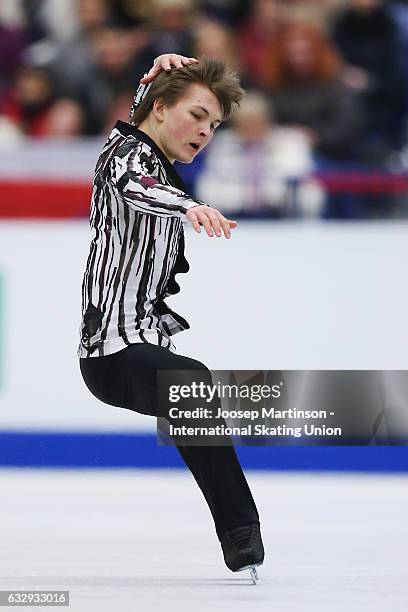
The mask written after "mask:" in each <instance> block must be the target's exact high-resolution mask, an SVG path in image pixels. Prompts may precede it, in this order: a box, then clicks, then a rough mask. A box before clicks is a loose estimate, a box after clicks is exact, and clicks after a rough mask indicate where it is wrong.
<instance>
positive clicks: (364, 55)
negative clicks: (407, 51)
mask: <svg viewBox="0 0 408 612" xmlns="http://www.w3.org/2000/svg"><path fill="white" fill-rule="evenodd" d="M333 40H334V41H335V43H336V45H337V47H338V49H339V51H340V53H341V54H342V56H343V58H344V60H345V62H346V63H347V65H346V67H345V70H344V71H343V79H344V80H345V81H346V82H347V83H348V84H349V85H351V86H352V87H353V88H354V89H355V90H356V91H357V92H359V94H360V96H361V100H362V103H363V105H364V112H365V115H366V117H367V127H368V130H369V133H370V135H371V141H370V143H369V146H370V151H373V150H376V151H377V153H376V156H377V157H379V158H380V159H382V158H383V157H384V156H385V155H386V154H387V153H388V152H389V150H390V149H392V148H398V147H399V146H400V145H401V140H400V137H401V135H402V127H403V118H404V116H403V115H404V96H405V91H404V87H405V84H404V72H403V67H402V65H401V60H400V55H401V53H400V47H399V37H398V31H397V28H396V26H395V23H394V22H393V19H392V17H391V16H390V15H389V13H388V10H387V7H386V6H384V2H383V0H350V2H349V5H348V6H347V8H346V9H345V10H344V11H343V13H342V14H341V15H340V16H339V17H338V19H337V21H336V22H335V24H334V28H333Z"/></svg>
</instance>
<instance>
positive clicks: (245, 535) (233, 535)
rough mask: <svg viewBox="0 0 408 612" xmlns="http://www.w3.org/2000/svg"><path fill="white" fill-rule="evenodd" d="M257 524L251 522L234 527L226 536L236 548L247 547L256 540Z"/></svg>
mask: <svg viewBox="0 0 408 612" xmlns="http://www.w3.org/2000/svg"><path fill="white" fill-rule="evenodd" d="M257 527H258V524H257V523H251V524H250V525H243V526H242V527H235V529H231V531H228V537H229V539H230V540H231V542H232V543H233V544H234V546H236V548H238V549H242V548H247V547H249V546H252V545H255V544H256V542H257V534H258V529H257Z"/></svg>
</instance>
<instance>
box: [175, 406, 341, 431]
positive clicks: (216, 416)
mask: <svg viewBox="0 0 408 612" xmlns="http://www.w3.org/2000/svg"><path fill="white" fill-rule="evenodd" d="M332 414H333V413H330V415H332ZM326 418H327V412H326V411H325V410H297V409H296V408H289V409H287V410H276V409H275V408H259V409H251V410H223V409H222V408H217V409H216V410H212V409H210V408H195V409H193V410H181V409H179V408H177V407H172V408H170V410H169V419H170V420H171V421H172V422H171V423H170V431H169V433H170V435H173V436H226V435H227V436H259V437H294V438H301V437H308V436H319V437H325V436H330V437H332V436H333V437H337V436H341V435H342V428H341V427H331V426H330V427H329V426H326V425H322V424H320V423H319V425H316V424H314V423H313V420H314V419H318V420H319V421H321V420H325V419H326ZM224 419H226V420H227V421H235V420H240V421H241V422H240V424H239V425H236V424H234V425H228V424H227V423H225V422H224V421H223V420H224ZM274 419H277V420H280V419H285V420H287V421H291V420H293V421H297V423H298V424H296V425H295V424H293V425H289V424H288V423H284V424H276V425H275V424H273V423H271V421H273V420H274ZM175 420H177V421H180V425H178V424H177V423H174V421H175ZM185 420H188V421H189V425H185V424H181V422H182V421H185ZM195 420H196V421H197V425H195V424H194V421H195ZM217 420H222V421H223V422H222V423H221V424H215V421H217ZM265 420H267V421H268V422H267V423H265V422H263V423H259V422H256V423H255V422H254V421H265ZM303 420H305V421H309V422H306V423H301V424H299V421H303ZM206 421H208V424H207V423H206ZM192 422H193V423H192Z"/></svg>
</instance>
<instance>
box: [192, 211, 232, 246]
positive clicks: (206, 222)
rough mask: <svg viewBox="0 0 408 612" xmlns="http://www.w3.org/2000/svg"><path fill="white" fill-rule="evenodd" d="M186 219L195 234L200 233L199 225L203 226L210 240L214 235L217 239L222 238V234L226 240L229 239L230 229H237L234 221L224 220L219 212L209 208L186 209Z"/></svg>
mask: <svg viewBox="0 0 408 612" xmlns="http://www.w3.org/2000/svg"><path fill="white" fill-rule="evenodd" d="M186 217H187V219H188V220H189V221H190V223H191V225H192V226H193V227H194V229H195V231H196V232H201V227H200V225H203V226H204V228H205V230H206V232H207V234H208V235H209V236H210V237H211V238H212V237H213V236H214V233H215V235H216V236H218V237H220V236H222V232H224V235H225V237H226V238H231V229H233V228H234V227H237V222H236V221H231V220H230V219H226V218H225V217H224V215H222V214H221V213H220V211H219V210H217V209H216V208H210V207H209V206H193V207H192V208H189V209H188V211H187V213H186Z"/></svg>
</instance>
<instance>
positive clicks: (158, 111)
mask: <svg viewBox="0 0 408 612" xmlns="http://www.w3.org/2000/svg"><path fill="white" fill-rule="evenodd" d="M165 110H166V104H165V102H164V100H163V98H156V99H155V101H154V102H153V106H152V110H151V113H152V114H153V116H154V118H155V119H156V121H158V123H162V121H164V115H165Z"/></svg>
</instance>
